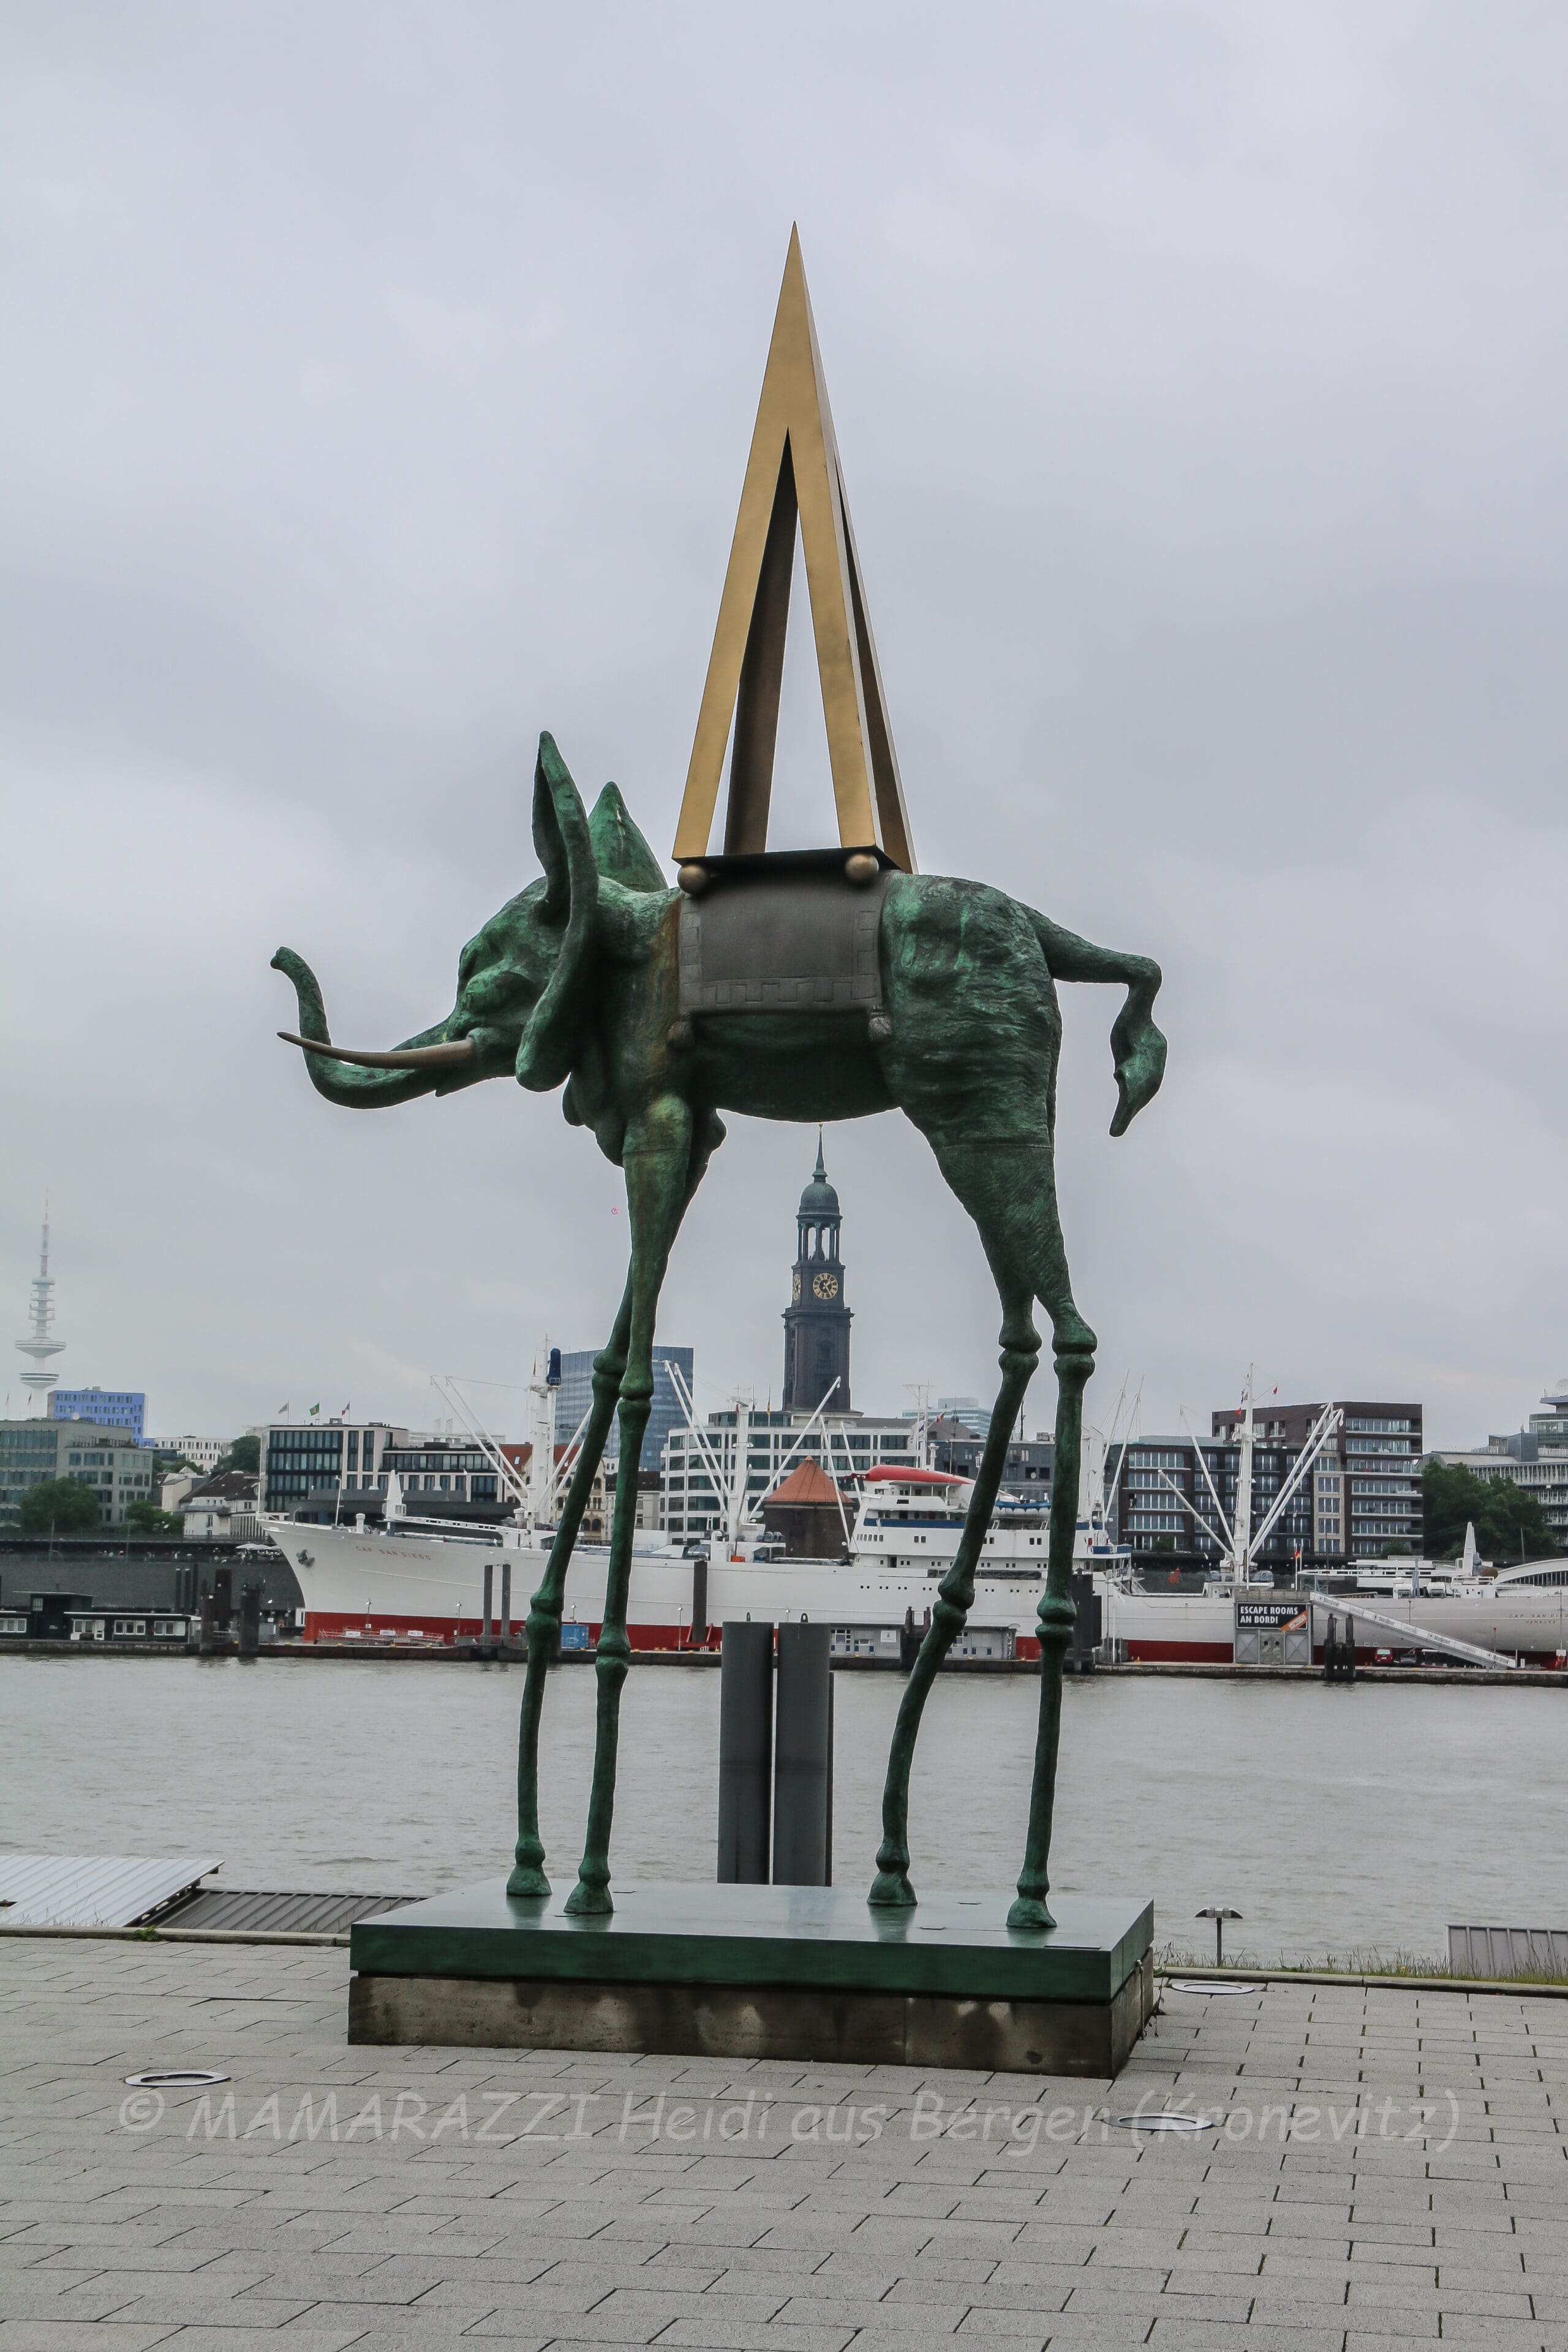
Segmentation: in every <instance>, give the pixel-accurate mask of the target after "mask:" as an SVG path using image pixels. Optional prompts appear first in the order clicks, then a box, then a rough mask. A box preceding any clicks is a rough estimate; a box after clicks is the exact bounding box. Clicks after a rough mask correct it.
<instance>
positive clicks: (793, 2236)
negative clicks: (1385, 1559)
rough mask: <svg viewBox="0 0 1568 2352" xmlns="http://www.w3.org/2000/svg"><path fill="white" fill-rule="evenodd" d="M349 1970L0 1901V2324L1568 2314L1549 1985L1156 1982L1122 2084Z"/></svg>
mask: <svg viewBox="0 0 1568 2352" xmlns="http://www.w3.org/2000/svg"><path fill="white" fill-rule="evenodd" d="M347 1977H348V1969H347V1955H346V1953H344V1952H343V1951H342V1950H339V1949H290V1950H285V1949H279V1948H257V1947H246V1948H238V1947H226V1948H216V1947H196V1946H177V1945H165V1946H159V1945H154V1944H138V1943H131V1944H116V1943H104V1944H94V1943H74V1942H69V1941H58V1942H56V1941H53V1940H47V1939H37V1940H35V1939H30V1938H29V1939H26V1940H23V1939H17V1940H16V1941H14V1942H7V1941H5V1939H3V1938H0V2352H33V2347H73V2346H77V2345H81V2346H85V2347H98V2352H106V2347H109V2352H144V2347H151V2346H153V2345H178V2346H180V2347H183V2352H206V2347H211V2352H245V2347H249V2346H253V2345H254V2346H267V2347H271V2352H342V2347H347V2346H349V2345H357V2346H362V2347H375V2352H380V2347H386V2352H400V2347H405V2346H406V2347H419V2352H435V2347H440V2346H444V2345H447V2344H453V2343H457V2342H458V2341H459V2339H460V2340H461V2341H462V2342H463V2343H465V2344H468V2343H470V2342H472V2343H473V2344H474V2345H489V2344H492V2343H493V2344H501V2345H509V2346H511V2347H514V2352H515V2348H516V2347H521V2346H528V2347H536V2352H543V2347H552V2352H574V2347H587V2346H595V2347H603V2346H616V2345H626V2346H632V2345H646V2344H657V2345H658V2346H660V2347H668V2352H847V2348H848V2347H854V2352H883V2347H906V2346H907V2347H911V2348H912V2352H913V2348H914V2347H924V2346H928V2345H937V2344H940V2343H943V2342H945V2341H947V2340H949V2339H955V2341H956V2345H957V2346H958V2347H974V2346H977V2345H984V2346H987V2347H996V2348H997V2352H1031V2348H1032V2347H1044V2346H1047V2345H1050V2346H1054V2347H1073V2352H1077V2347H1084V2352H1088V2348H1089V2347H1121V2346H1131V2345H1136V2344H1149V2345H1152V2346H1153V2347H1156V2348H1157V2352H1198V2347H1204V2352H1213V2347H1222V2352H1223V2347H1233V2352H1275V2347H1279V2352H1356V2347H1366V2352H1394V2347H1395V2346H1397V2345H1400V2344H1408V2343H1413V2342H1421V2343H1426V2342H1436V2341H1444V2342H1457V2343H1461V2344H1468V2345H1473V2346H1487V2347H1490V2346H1498V2347H1509V2352H1513V2347H1519V2352H1525V2347H1531V2352H1546V2348H1547V2347H1550V2348H1551V2352H1568V2137H1565V2136H1564V2116H1565V2114H1568V2002H1563V2001H1554V2000H1546V1999H1542V1998H1541V1997H1539V1996H1537V1997H1534V1998H1532V1997H1531V1996H1530V1995H1529V1994H1528V1993H1523V1994H1521V1995H1520V1996H1519V1997H1517V1998H1515V1997H1512V1996H1509V1997H1503V1996H1486V1997H1482V1996H1479V1995H1478V1996H1476V1997H1475V1998H1473V1999H1472V1998H1468V1997H1467V1996H1466V1995H1464V1994H1462V1993H1455V1992H1441V1993H1427V1992H1421V1993H1415V1992H1394V1991H1383V1990H1379V1991H1362V1990H1353V1989H1350V1988H1338V1987H1335V1988H1325V1987H1316V1986H1289V1985H1273V1986H1270V1987H1269V1988H1268V1990H1267V1991H1265V1992H1262V1993H1254V1994H1248V1995H1246V1996H1243V1997H1235V1996H1231V1997H1215V1998H1210V1999H1194V1998H1186V1997H1183V1996H1182V1995H1179V1994H1176V1993H1172V1992H1167V1993H1166V1994H1165V1996H1164V2001H1163V2011H1162V2013H1161V2014H1160V2015H1159V2017H1158V2018H1157V2019H1156V2021H1155V2023H1154V2026H1153V2028H1152V2031H1151V2032H1150V2033H1149V2034H1147V2035H1146V2036H1145V2038H1144V2040H1143V2041H1142V2043H1141V2044H1140V2045H1139V2048H1138V2051H1137V2052H1136V2053H1135V2055H1134V2057H1133V2059H1132V2061H1131V2063H1130V2064H1129V2066H1128V2067H1127V2069H1126V2070H1125V2072H1124V2073H1123V2074H1122V2075H1121V2079H1120V2080H1119V2081H1118V2082H1117V2083H1116V2084H1114V2085H1112V2084H1104V2083H1081V2082H1068V2081H1061V2080H1050V2081H1046V2082H1041V2081H1039V2080H1037V2079H1036V2078H1034V2077H1025V2076H1015V2075H1008V2076H999V2075H981V2074H937V2073H923V2072H918V2071H915V2070H912V2069H902V2068H895V2067H886V2066H864V2067H858V2066H848V2065H847V2066H843V2067H834V2068H832V2069H830V2070H823V2069H817V2068H811V2067H805V2066H790V2065H778V2064H763V2065H742V2064H730V2063H712V2062H708V2063H700V2062H695V2061H684V2060H681V2059H676V2058H597V2057H586V2056H581V2055H574V2054H572V2053H563V2052H559V2051H556V2052H552V2051H543V2050H542V2051H535V2052H527V2053H517V2052H484V2051H449V2050H424V2049H418V2050H390V2051H381V2050H356V2049H350V2048H349V2046H348V2045H347V2043H346V2042H345V2040H344V2021H345V2016H346V2008H347V1993H346V1988H347ZM172 2066H203V2067H213V2068H216V2069H219V2070H221V2071H222V2072H224V2073H226V2074H229V2075H230V2076H231V2077H232V2081H231V2082H230V2083H229V2084H226V2085H224V2086H222V2087H220V2088H219V2089H218V2090H216V2091H215V2092H211V2093H208V2094H205V2095H203V2094H199V2093H196V2092H194V2091H173V2090H171V2091H167V2092H165V2093H163V2095H162V2096H161V2099H160V2098H159V2097H157V2096H154V2095H147V2094H141V2095H139V2094H137V2093H135V2092H133V2091H132V2090H130V2089H128V2088H127V2087H126V2085H125V2083H124V2081H123V2079H122V2078H123V2077H124V2076H125V2075H127V2074H138V2073H141V2072H143V2071H145V2070H148V2069H151V2068H154V2067H165V2068H166V2067H172ZM1140 2106H1142V2107H1143V2108H1144V2109H1145V2110H1148V2109H1162V2110H1163V2109H1166V2108H1170V2109H1177V2108H1180V2109H1184V2110H1187V2111H1189V2112H1192V2113H1194V2114H1198V2115H1201V2116H1206V2117H1213V2118H1219V2119H1221V2122H1222V2128H1219V2129H1215V2130H1211V2131H1206V2132H1202V2133H1196V2134H1190V2135H1177V2134H1173V2133H1164V2134H1160V2135H1158V2136H1154V2137H1148V2136H1142V2135H1139V2134H1135V2133H1134V2132H1132V2131H1131V2130H1130V2129H1128V2128H1127V2127H1125V2126H1121V2125H1118V2124H1115V2123H1111V2122H1108V2121H1104V2120H1101V2119H1100V2117H1101V2114H1102V2111H1108V2112H1109V2114H1110V2116H1121V2115H1125V2114H1127V2113H1129V2112H1131V2111H1134V2110H1136V2109H1138V2108H1139V2107H1140Z"/></svg>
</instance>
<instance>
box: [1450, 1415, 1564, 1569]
mask: <svg viewBox="0 0 1568 2352" xmlns="http://www.w3.org/2000/svg"><path fill="white" fill-rule="evenodd" d="M1428 1459H1429V1460H1431V1461H1433V1462H1447V1463H1450V1464H1453V1465H1457V1466H1458V1467H1459V1468H1460V1469H1464V1470H1473V1471H1474V1472H1475V1474H1476V1476H1477V1477H1478V1478H1511V1479H1512V1480H1513V1482H1514V1485H1515V1486H1518V1487H1520V1488H1521V1491H1522V1492H1523V1493H1525V1494H1527V1495H1533V1496H1535V1499H1536V1501H1537V1502H1538V1503H1539V1504H1540V1505H1541V1507H1542V1510H1543V1511H1544V1512H1545V1514H1546V1518H1547V1522H1548V1524H1549V1526H1550V1527H1551V1529H1552V1536H1553V1538H1554V1539H1555V1540H1556V1542H1557V1543H1558V1544H1559V1545H1560V1546H1561V1547H1562V1549H1564V1550H1568V1380H1562V1381H1558V1383H1557V1385H1556V1387H1555V1388H1553V1389H1548V1390H1547V1391H1546V1394H1545V1395H1544V1396H1543V1397H1542V1400H1541V1411H1540V1412H1532V1413H1531V1416H1530V1425H1529V1427H1528V1428H1526V1429H1514V1430H1509V1431H1506V1432H1505V1433H1503V1434H1502V1435H1501V1436H1493V1437H1489V1438H1488V1440H1487V1442H1486V1446H1485V1449H1484V1450H1483V1449H1482V1448H1480V1447H1479V1446H1478V1447H1476V1448H1475V1449H1474V1450H1473V1451H1471V1452H1469V1453H1458V1454H1454V1453H1449V1452H1447V1451H1446V1450H1445V1451H1436V1450H1435V1451H1434V1452H1433V1453H1432V1454H1430V1455H1429V1456H1428Z"/></svg>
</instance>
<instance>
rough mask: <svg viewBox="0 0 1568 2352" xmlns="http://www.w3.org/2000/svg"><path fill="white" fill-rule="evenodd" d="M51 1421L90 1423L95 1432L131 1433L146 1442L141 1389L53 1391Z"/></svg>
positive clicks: (134, 1438)
mask: <svg viewBox="0 0 1568 2352" xmlns="http://www.w3.org/2000/svg"><path fill="white" fill-rule="evenodd" d="M49 1418H50V1420H51V1421H90V1422H91V1423H92V1424H93V1426H94V1427H95V1428H96V1429H128V1430H129V1431H130V1432H131V1435H132V1439H133V1441H134V1442H135V1444H138V1445H144V1444H146V1442H147V1434H146V1433H147V1399H146V1397H145V1395H144V1394H143V1393H142V1390H140V1389H51V1390H50V1391H49Z"/></svg>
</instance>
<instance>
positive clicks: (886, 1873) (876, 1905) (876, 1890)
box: [866, 1870, 917, 1911]
mask: <svg viewBox="0 0 1568 2352" xmlns="http://www.w3.org/2000/svg"><path fill="white" fill-rule="evenodd" d="M866 1900H867V1902H868V1904H869V1905H870V1906H871V1908H872V1910H873V1911H912V1910H913V1909H914V1907H915V1904H916V1901H917V1897H916V1895H915V1890H914V1888H913V1887H912V1886H911V1885H910V1881H909V1874H908V1872H907V1871H902V1870H879V1872H878V1873H877V1875H876V1877H875V1878H874V1879H873V1880H872V1882H871V1892H870V1893H869V1895H867V1897H866Z"/></svg>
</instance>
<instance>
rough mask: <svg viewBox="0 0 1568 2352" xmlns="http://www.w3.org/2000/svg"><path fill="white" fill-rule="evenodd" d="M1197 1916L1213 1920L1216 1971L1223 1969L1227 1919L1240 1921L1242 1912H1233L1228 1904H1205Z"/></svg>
mask: <svg viewBox="0 0 1568 2352" xmlns="http://www.w3.org/2000/svg"><path fill="white" fill-rule="evenodd" d="M1196 1916H1197V1917H1198V1918H1200V1919H1212V1920H1213V1921H1214V1964H1215V1968H1216V1969H1223V1968H1224V1966H1225V1923H1226V1920H1227V1919H1239V1918H1240V1916H1241V1914H1240V1912H1239V1911H1233V1910H1231V1909H1230V1907H1229V1906H1228V1905H1227V1904H1224V1903H1205V1906H1204V1907H1203V1909H1202V1910H1201V1911H1200V1912H1198V1913H1197V1914H1196Z"/></svg>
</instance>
